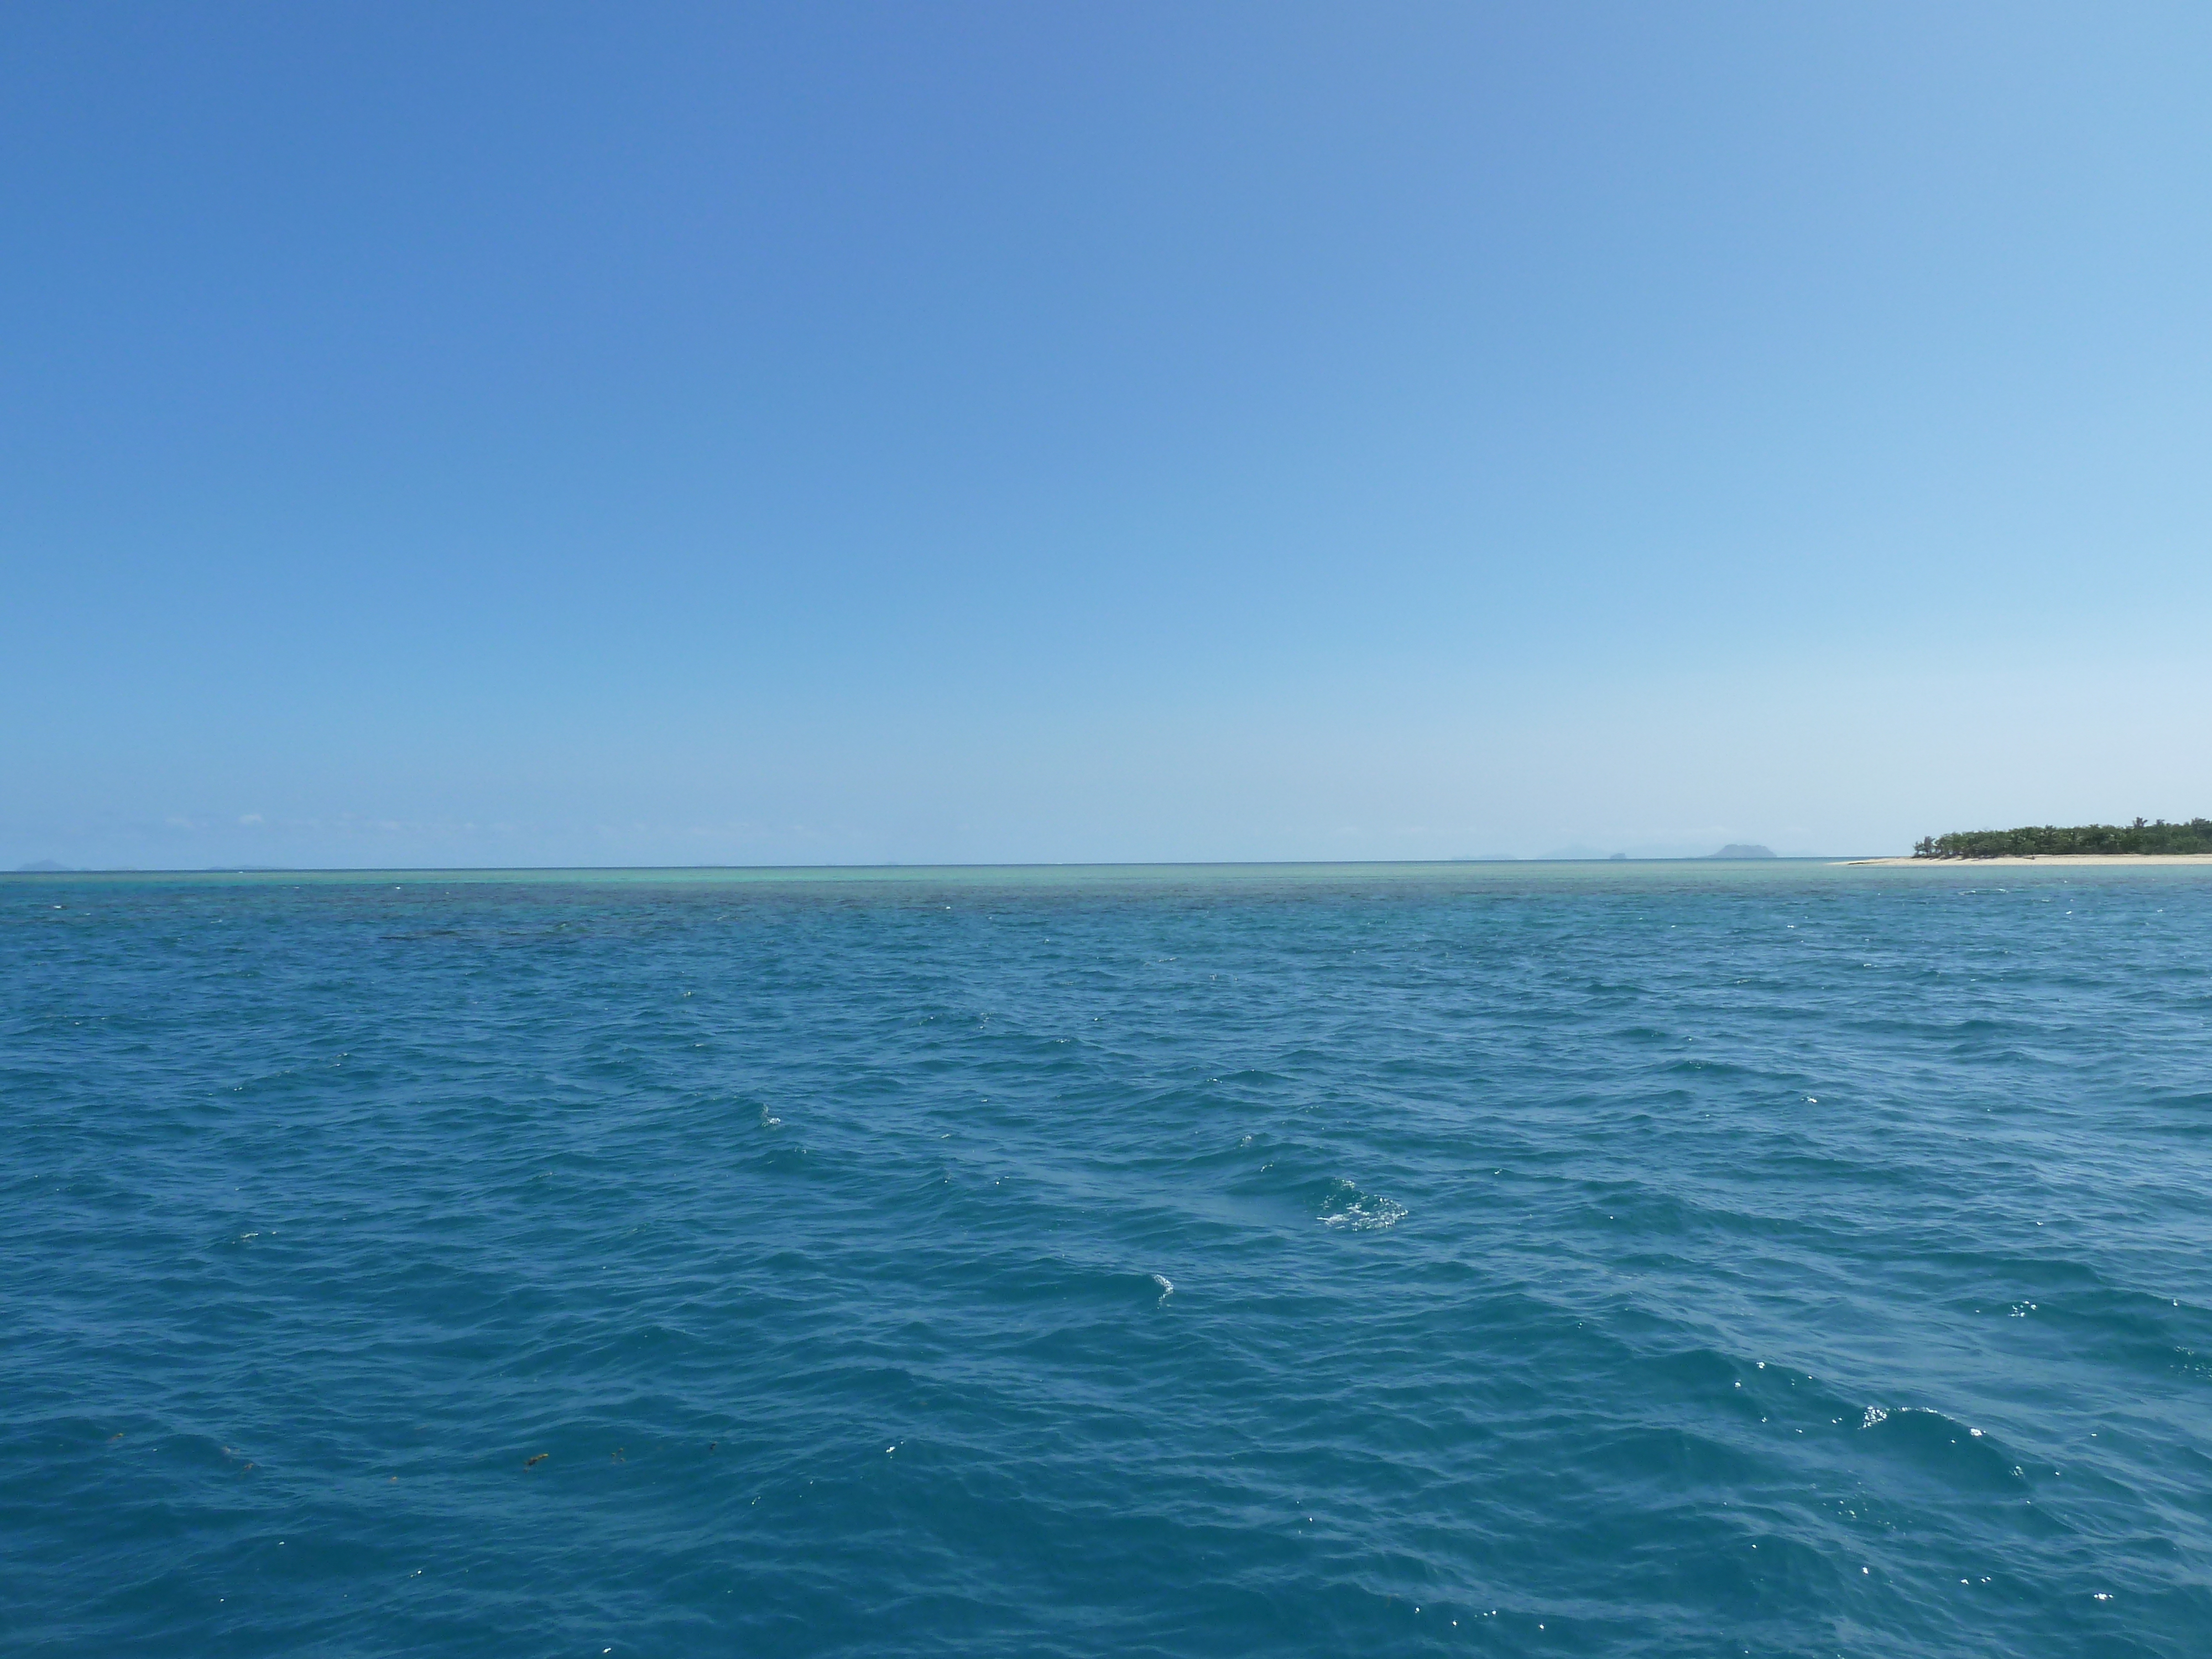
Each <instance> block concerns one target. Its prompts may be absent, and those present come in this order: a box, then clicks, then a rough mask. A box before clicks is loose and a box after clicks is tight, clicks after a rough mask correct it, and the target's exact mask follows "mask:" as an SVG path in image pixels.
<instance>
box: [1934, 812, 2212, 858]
mask: <svg viewBox="0 0 2212 1659" xmlns="http://www.w3.org/2000/svg"><path fill="white" fill-rule="evenodd" d="M2069 853H2120V854H2126V853H2212V818H2191V819H2190V820H2189V822H2188V823H2167V822H2166V820H2165V819H2164V818H2160V819H2159V820H2157V821H2156V822H2155V823H2145V822H2144V821H2143V820H2142V819H2141V818H2137V819H2136V821H2135V822H2134V823H2077V824H2075V825H2074V826H2073V827H2071V828H2070V829H2061V828H2059V826H2058V825H2057V824H2055V823H2045V824H2028V825H2027V826H2026V827H2024V828H2022V829H1960V830H1955V831H1954V832H1953V833H1952V834H1950V835H1948V836H1923V837H1922V838H1921V839H1920V840H1919V841H1917V842H1915V843H1914V844H1913V848H1912V856H1913V857H1915V858H1917V859H1995V858H2057V857H2063V855H2065V854H2069Z"/></svg>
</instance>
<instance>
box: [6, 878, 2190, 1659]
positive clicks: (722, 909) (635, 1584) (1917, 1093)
mask: <svg viewBox="0 0 2212 1659" xmlns="http://www.w3.org/2000/svg"><path fill="white" fill-rule="evenodd" d="M0 994H4V1006H0V1115H3V1116H0V1122H4V1134H5V1142H4V1145H5V1158H4V1164H0V1178H4V1183H5V1188H4V1196H5V1207H4V1210H0V1637H4V1638H5V1640H6V1643H7V1645H8V1649H9V1651H10V1652H20V1653H30V1654H54V1655H62V1654H67V1655H79V1654H82V1655H162V1656H179V1655H225V1656H256V1655H287V1656H338V1655H370V1654H374V1655H386V1654H414V1655H501V1656H503V1655H517V1656H522V1655H531V1656H536V1655H562V1654H577V1655H602V1656H605V1655H655V1656H659V1655H693V1654H699V1655H708V1654H713V1655H725V1654H736V1655H814V1654H854V1655H858V1654H869V1655H889V1656H909V1655H912V1656H921V1655H981V1656H998V1655H1004V1656H1014V1655H1192V1656H1199V1655H1225V1654H1304V1653H1315V1654H1320V1653H1328V1654H1340V1653H1413V1652H1419V1653H1437V1654H1445V1653H1467V1654H1501V1655H1502V1654H1529V1655H1539V1654H1590V1655H1726V1654H1756V1655H1781V1654H1789V1655H1796V1654H1802V1655H1832V1654H1835V1655H1850V1656H1857V1655H1881V1656H1888V1659H1900V1656H1929V1659H1934V1656H1939V1655H1940V1656H1946V1659H1956V1656H1984V1655H1986V1656H1999V1655H2005V1656H2012V1655H2022V1654H2034V1655H2077V1654H2078V1655H2085V1656H2087V1655H2097V1656H2113V1655H2131V1654H2141V1655H2161V1656H2203V1655H2205V1654H2207V1653H2212V1026H2208V1020H2212V879H2208V878H2207V877H2206V876H2205V875H2203V874H2202V873H2199V872H2193V871H2188V870H2176V869H2166V868H2145V869H2140V870H2132V869H2129V870H2118V871H2112V870H2102V869H2099V870H2087V871H2080V870H2077V871H2069V872H2060V871H2051V870H2045V871H2037V870H2032V869H2027V870H2024V869H2017V868H2002V869H2000V868H1990V867H1983V868H1976V867H1973V866H1938V867H1934V868H1928V869H1902V870H1900V869H1883V868H1838V867H1835V866H1826V865H1813V864H1797V863H1773V864H1757V865H1753V864H1741V865H1711V864H1707V865H1690V864H1682V865H1641V866H1620V865H1613V866H1534V865H1494V866H1480V865H1468V866H1369V867H1358V866H1351V867H1325V866H1324V867H1313V868H1303V869H1285V868H1268V867H1248V868H1231V869H1121V870H1098V871H1080V870H963V871H880V872H811V873H801V872H696V873H685V872H630V873H621V874H608V873H605V872H599V873H577V874H571V875H549V874H545V873H542V872H541V873H532V874H513V875H501V876H486V875H481V874H422V873H405V874H387V875H370V876H364V875H346V876H318V877H310V876H295V875H284V874H263V875H246V876H236V877H215V876H210V877H199V878H154V877H104V878H70V877H41V878H8V879H5V880H0Z"/></svg>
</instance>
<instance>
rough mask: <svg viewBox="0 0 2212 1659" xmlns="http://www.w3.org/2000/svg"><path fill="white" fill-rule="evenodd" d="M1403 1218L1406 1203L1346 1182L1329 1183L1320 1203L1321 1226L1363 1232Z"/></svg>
mask: <svg viewBox="0 0 2212 1659" xmlns="http://www.w3.org/2000/svg"><path fill="white" fill-rule="evenodd" d="M1405 1218H1406V1206H1404V1205H1402V1204H1401V1203H1399V1202H1398V1201H1397V1200H1395V1199H1393V1198H1384V1197H1383V1196H1382V1195H1381V1194H1376V1193H1365V1192H1362V1191H1361V1190H1360V1189H1359V1188H1357V1187H1355V1186H1353V1185H1352V1182H1349V1181H1334V1182H1330V1183H1329V1189H1328V1197H1327V1198H1326V1199H1324V1200H1322V1206H1321V1225H1322V1226H1324V1227H1340V1228H1343V1229H1344V1230H1346V1231H1348V1232H1355V1233H1365V1232H1373V1231H1376V1229H1378V1228H1383V1227H1395V1226H1396V1225H1398V1224H1399V1223H1400V1222H1401V1221H1403V1220H1404V1219H1405Z"/></svg>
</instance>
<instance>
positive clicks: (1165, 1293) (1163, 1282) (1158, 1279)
mask: <svg viewBox="0 0 2212 1659" xmlns="http://www.w3.org/2000/svg"><path fill="white" fill-rule="evenodd" d="M1152 1283H1153V1284H1155V1285H1158V1286H1159V1287H1160V1302H1164V1301H1166V1300H1167V1299H1168V1298H1169V1297H1171V1296H1173V1295H1174V1294H1175V1280H1173V1279H1170V1278H1169V1277H1168V1276H1167V1275H1166V1274H1165V1273H1154V1274H1153V1275H1152ZM1152 1305H1153V1306H1154V1307H1158V1305H1159V1303H1158V1302H1156V1303H1154V1304H1152Z"/></svg>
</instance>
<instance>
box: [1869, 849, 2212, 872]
mask: <svg viewBox="0 0 2212 1659" xmlns="http://www.w3.org/2000/svg"><path fill="white" fill-rule="evenodd" d="M1843 862H1844V863H1845V864H1846V865H1850V866H1881V867H1882V868H1885V869H1896V870H1903V869H1916V870H1978V869H1982V868H1984V867H1985V866H1990V865H1996V866H2000V867H2002V866H2025V865H2036V866H2059V867H2063V868H2065V869H2069V870H2070V869H2074V868H2075V867H2077V866H2085V865H2086V866H2111V865H2123V864H2126V865H2136V864H2182V865H2201V866H2204V867H2205V868H2207V869H2212V853H2043V854H2036V853H2002V854H1998V855H1997V856H1996V857H1995V858H1986V859H1918V858H1901V859H1845V860H1843Z"/></svg>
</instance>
